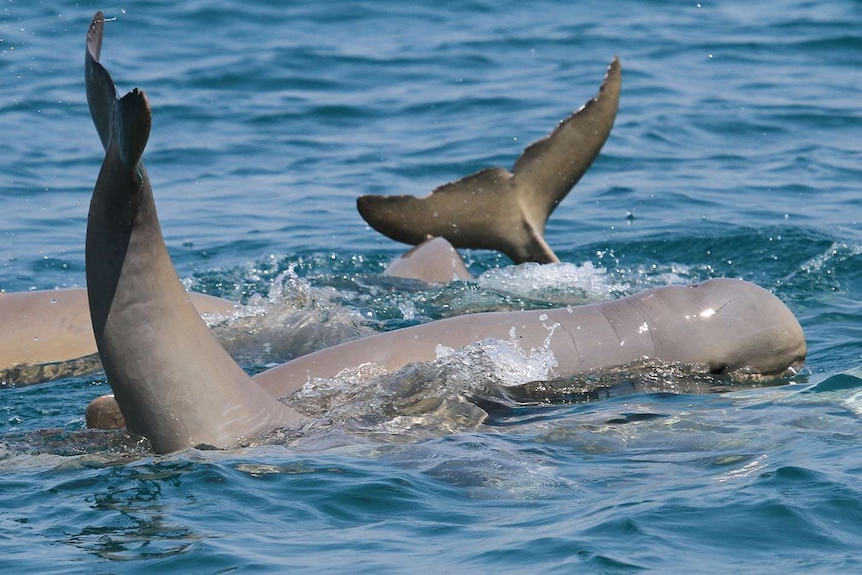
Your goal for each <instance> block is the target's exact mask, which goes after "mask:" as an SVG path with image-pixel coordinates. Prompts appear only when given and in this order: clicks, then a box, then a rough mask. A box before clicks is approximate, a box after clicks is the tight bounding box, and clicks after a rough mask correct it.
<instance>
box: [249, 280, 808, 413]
mask: <svg viewBox="0 0 862 575" xmlns="http://www.w3.org/2000/svg"><path fill="white" fill-rule="evenodd" d="M488 338H493V339H498V340H502V341H513V342H515V343H517V344H518V345H520V346H521V347H522V348H523V349H524V350H525V351H529V350H532V349H542V348H547V349H549V350H550V351H551V352H552V353H553V354H554V358H555V359H556V362H557V365H556V367H555V368H554V371H553V373H549V374H548V377H549V378H552V377H568V376H572V375H578V374H586V373H589V372H597V371H602V370H607V369H610V368H613V367H621V366H625V365H629V364H634V363H638V362H641V361H644V360H656V361H660V362H667V363H678V364H682V365H686V366H688V367H690V368H691V369H692V370H693V371H700V372H703V373H714V374H718V373H727V374H731V375H736V376H743V375H744V376H746V377H750V376H760V377H762V378H763V379H774V378H776V377H779V376H781V375H784V374H785V373H786V372H787V371H788V369H791V368H793V369H795V368H798V367H800V365H801V364H802V362H803V360H804V359H805V354H806V343H805V336H804V334H803V332H802V328H801V327H800V325H799V322H798V321H797V320H796V317H794V315H793V313H792V312H791V311H790V310H789V309H788V308H787V306H785V305H784V304H783V303H782V302H781V300H779V299H778V298H777V297H776V296H775V295H774V294H772V293H771V292H769V291H767V290H765V289H763V288H761V287H759V286H757V285H755V284H752V283H749V282H746V281H743V280H737V279H711V280H707V281H705V282H703V283H701V284H697V285H692V286H663V287H658V288H653V289H651V290H647V291H644V292H641V293H638V294H634V295H631V296H627V297H624V298H620V299H617V300H612V301H607V302H602V303H597V304H591V305H582V306H575V307H567V308H559V309H551V310H533V311H510V312H487V313H476V314H470V315H464V316H458V317H453V318H448V319H442V320H438V321H434V322H430V323H426V324H422V325H417V326H413V327H408V328H404V329H400V330H396V331H391V332H387V333H381V334H377V335H373V336H370V337H366V338H363V339H360V340H356V341H351V342H347V343H343V344H341V345H337V346H335V347H331V348H328V349H324V350H321V351H317V352H314V353H311V354H308V355H305V356H302V357H300V358H297V359H294V360H292V361H289V362H287V363H285V364H283V365H280V366H278V367H275V368H272V369H271V370H269V371H265V372H263V373H260V374H258V375H256V376H255V378H254V379H255V382H257V383H258V384H260V385H261V386H262V387H264V388H265V389H267V390H268V391H269V392H270V393H272V394H274V395H276V396H278V397H285V396H288V395H290V394H292V393H294V392H295V391H296V390H298V389H300V388H301V387H302V386H303V385H304V384H305V383H306V382H308V381H311V380H312V379H314V378H330V377H336V376H337V375H338V374H339V373H340V372H341V371H343V370H345V369H348V368H353V367H358V366H360V365H363V364H374V365H377V366H380V367H383V368H385V369H386V370H388V371H394V370H397V369H400V368H402V367H404V366H406V365H407V364H410V363H414V362H418V361H431V360H433V359H435V358H436V354H437V349H438V346H441V345H442V346H445V347H448V348H452V349H457V348H461V347H464V346H466V345H469V344H471V343H474V342H477V341H481V340H484V339H488Z"/></svg>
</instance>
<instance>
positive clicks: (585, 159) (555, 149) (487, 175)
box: [356, 58, 622, 264]
mask: <svg viewBox="0 0 862 575" xmlns="http://www.w3.org/2000/svg"><path fill="white" fill-rule="evenodd" d="M621 81H622V78H621V69H620V61H619V58H614V59H613V61H612V62H611V64H610V67H609V68H608V71H607V74H606V75H605V79H604V82H603V83H602V85H601V87H600V88H599V93H598V94H597V95H596V97H594V98H593V99H591V100H589V101H588V102H587V103H586V104H584V105H583V106H582V107H581V108H580V109H579V110H577V111H576V112H575V113H573V114H572V115H571V116H569V117H568V118H567V119H566V120H564V121H563V122H562V123H561V124H560V125H559V126H557V127H556V128H555V129H554V131H553V132H551V134H550V135H548V136H547V137H545V138H543V139H541V140H538V141H537V142H534V143H533V144H531V145H530V146H528V147H527V148H526V149H525V150H524V152H523V153H522V154H521V156H520V157H519V158H518V159H517V161H516V162H515V166H514V167H513V168H512V171H511V172H510V171H508V170H506V169H505V168H501V167H495V168H486V169H484V170H482V171H480V172H477V173H475V174H472V175H470V176H467V177H465V178H462V179H460V180H458V181H456V182H451V183H448V184H445V185H443V186H441V187H439V188H437V189H435V190H434V191H433V192H431V193H430V194H429V195H427V196H425V197H423V198H416V197H415V196H409V195H400V196H377V195H366V196H360V197H359V198H358V199H357V201H356V206H357V208H358V209H359V213H360V214H361V215H362V217H363V218H364V219H365V221H366V222H368V224H369V225H370V226H371V227H372V228H374V229H375V230H377V231H378V232H380V233H382V234H383V235H385V236H388V237H390V238H392V239H393V240H396V241H399V242H404V243H407V244H413V245H416V244H420V243H422V242H423V241H425V240H426V238H427V237H428V236H435V237H436V236H439V237H443V238H446V240H448V241H449V242H450V243H451V244H452V245H453V246H454V247H456V248H472V249H494V250H499V251H501V252H503V253H504V254H506V255H507V256H509V257H510V258H511V259H512V261H514V262H515V263H516V264H520V263H524V262H529V261H532V262H538V263H552V262H558V261H560V260H559V258H558V257H557V255H556V254H555V253H554V251H553V250H552V249H551V248H550V246H548V244H547V243H546V242H545V238H544V234H545V224H546V223H547V221H548V218H549V217H550V215H551V213H552V212H553V211H554V209H555V208H556V207H557V205H558V204H559V203H560V202H561V201H562V200H563V198H565V197H566V195H567V194H568V193H569V190H571V189H572V187H573V186H574V185H575V184H577V183H578V180H580V179H581V176H583V175H584V173H585V172H586V171H587V169H588V168H589V167H590V164H592V163H593V160H594V159H595V158H596V156H598V154H599V151H601V149H602V146H603V145H604V143H605V140H607V138H608V136H609V135H610V133H611V128H612V127H613V124H614V119H615V118H616V114H617V108H618V107H619V101H620V85H621Z"/></svg>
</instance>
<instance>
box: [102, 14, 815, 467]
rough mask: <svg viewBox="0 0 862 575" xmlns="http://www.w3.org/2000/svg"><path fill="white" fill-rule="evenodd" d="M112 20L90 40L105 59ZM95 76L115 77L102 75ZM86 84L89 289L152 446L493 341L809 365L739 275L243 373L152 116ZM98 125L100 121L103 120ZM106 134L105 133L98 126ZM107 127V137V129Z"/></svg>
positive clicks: (113, 362) (747, 368)
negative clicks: (155, 177) (165, 173)
mask: <svg viewBox="0 0 862 575" xmlns="http://www.w3.org/2000/svg"><path fill="white" fill-rule="evenodd" d="M103 25H104V20H103V18H102V16H101V13H99V14H97V16H96V18H95V19H94V21H93V24H92V26H91V29H90V33H89V34H88V42H87V45H88V51H87V57H88V65H89V66H91V67H96V66H98V67H101V65H100V64H98V61H97V57H98V46H99V45H100V43H101V36H102V32H103ZM96 72H98V73H93V74H90V73H89V72H88V75H87V79H88V83H90V82H102V83H107V82H110V77H109V76H108V74H107V71H104V69H102V70H101V71H99V70H96ZM92 88H93V89H92V90H91V87H90V86H88V94H90V93H93V94H95V95H96V98H94V99H93V100H91V109H92V107H93V106H94V104H93V102H95V111H94V112H93V116H94V119H95V118H96V117H97V116H99V117H104V114H105V112H104V108H103V106H107V105H110V106H111V108H112V112H111V118H112V119H111V123H110V124H109V125H108V128H107V129H108V138H107V146H106V153H105V161H104V163H103V165H102V169H101V172H100V174H99V178H98V181H97V183H96V186H95V189H94V192H93V200H92V203H91V208H90V217H89V220H88V226H87V249H86V258H87V282H88V293H89V302H90V308H91V316H92V321H93V329H94V333H95V338H96V342H97V344H98V348H99V353H100V356H101V358H102V362H103V365H104V367H105V372H106V374H107V376H108V381H109V383H110V384H111V387H112V389H113V390H114V394H115V396H116V401H117V403H118V405H119V407H120V410H121V411H122V415H123V417H124V418H125V422H126V423H127V425H128V428H129V430H130V431H131V432H133V433H137V434H140V435H143V436H145V437H147V438H149V439H150V441H151V443H152V445H153V448H154V449H155V450H156V451H161V452H164V451H172V450H177V449H183V448H186V447H190V446H194V445H197V444H201V443H203V444H208V445H213V446H216V447H231V446H234V445H237V444H240V443H242V442H244V441H246V440H248V439H251V438H252V437H254V436H255V435H257V434H262V433H266V432H267V431H271V430H273V429H275V428H278V427H284V426H286V427H295V426H298V425H302V424H303V423H304V421H305V420H304V418H303V417H302V416H300V415H299V414H298V413H296V412H295V411H294V410H292V409H290V408H289V407H287V406H285V405H283V404H281V403H279V402H278V401H277V400H276V398H277V397H285V396H289V395H290V394H292V393H293V392H295V391H296V390H297V389H299V388H300V387H301V386H303V385H304V384H305V383H307V382H308V381H311V380H313V379H314V378H327V377H337V376H338V374H339V373H341V372H342V371H344V370H345V369H350V368H354V367H358V366H361V365H363V364H368V363H372V364H376V365H379V366H382V367H384V368H385V369H387V370H390V371H392V370H397V369H399V368H401V367H404V366H406V365H408V364H410V363H414V362H419V361H427V360H431V359H434V358H435V357H436V353H437V349H438V346H439V345H443V346H446V347H450V348H460V347H463V346H466V345H469V344H471V343H474V342H477V341H481V340H484V339H488V338H494V339H498V340H504V341H513V342H516V343H517V344H519V345H520V346H522V347H523V348H524V349H525V350H529V349H538V348H547V349H548V350H549V351H550V352H551V353H553V355H554V357H555V359H556V362H557V365H556V367H555V368H554V370H553V373H550V374H549V377H565V376H568V375H574V374H578V373H585V372H589V371H595V370H603V369H608V368H611V367H615V366H621V365H627V364H630V363H633V362H637V361H639V360H643V359H646V358H649V359H652V360H657V361H662V362H670V363H682V364H687V365H691V366H693V367H696V368H700V369H702V370H703V371H707V372H711V373H724V372H727V373H737V372H744V373H747V374H761V375H763V376H765V377H775V376H778V375H781V374H782V373H784V372H785V370H787V369H788V368H789V367H792V366H795V365H797V364H798V363H800V362H801V361H802V360H803V359H804V357H805V351H806V348H805V338H804V336H803V334H802V330H801V328H800V326H799V323H798V322H797V321H796V318H795V317H794V316H793V314H792V313H791V312H790V310H788V309H787V307H786V306H785V305H784V304H783V303H781V301H780V300H779V299H778V298H776V297H775V296H774V295H773V294H771V293H770V292H768V291H766V290H764V289H762V288H759V287H757V286H755V285H754V284H750V283H747V282H744V281H741V280H720V279H717V280H710V281H707V282H704V283H703V284H700V285H698V286H669V287H662V288H655V289H653V290H649V291H646V292H643V293H641V294H637V295H634V296H629V297H627V298H622V299H620V300H615V301H611V302H605V303H602V304H595V305H590V306H580V307H570V308H562V309H556V310H541V311H522V312H498V313H484V314H473V315H468V316H461V317H456V318H451V319H446V320H441V321H437V322H431V323H427V324H423V325H419V326H415V327H411V328H406V329H403V330H398V331H394V332H389V333H384V334H379V335H375V336H371V337H368V338H365V339H361V340H356V341H353V342H349V343H346V344H342V345H340V346H336V347H333V348H329V349H326V350H323V351H320V352H316V353H313V354H309V355H307V356H304V357H302V358H299V359H297V360H294V361H292V362H288V363H286V364H284V365H282V366H279V367H277V368H274V369H272V370H269V371H267V372H264V373H262V374H259V375H257V376H256V377H254V378H249V377H248V376H246V374H245V373H244V372H243V371H242V370H241V369H240V368H239V366H237V364H236V363H235V362H234V361H233V360H232V359H231V358H230V356H228V355H227V353H226V352H225V351H224V350H223V349H222V348H221V346H220V345H219V344H218V342H217V341H216V340H215V339H214V337H213V336H212V334H211V333H210V332H209V330H208V329H207V328H206V325H205V324H204V323H203V322H202V321H201V319H200V317H199V316H198V314H197V312H196V311H195V310H194V308H193V306H192V305H191V303H190V302H189V299H188V296H187V294H186V292H185V291H184V290H183V289H182V285H181V284H180V282H179V279H178V277H177V275H176V271H175V270H174V268H173V265H172V264H171V261H170V258H169V257H168V254H167V250H166V248H165V245H164V239H163V238H162V235H161V231H160V229H159V223H158V218H157V215H156V211H155V205H154V201H153V197H152V190H151V188H150V184H149V180H148V179H147V176H146V172H145V170H144V169H143V165H142V164H141V161H140V159H141V155H142V154H143V150H144V147H145V145H146V141H147V138H148V136H149V130H150V114H151V112H150V108H149V105H148V103H147V101H146V97H145V96H144V94H143V93H142V92H140V91H138V90H135V91H133V92H131V93H129V94H127V95H126V96H124V97H123V98H122V99H121V100H114V101H111V100H110V98H107V97H101V96H100V95H102V96H103V95H104V94H107V93H108V91H107V90H106V89H105V86H93V87H92ZM97 125H98V124H97ZM103 128H104V126H103ZM100 133H101V130H100Z"/></svg>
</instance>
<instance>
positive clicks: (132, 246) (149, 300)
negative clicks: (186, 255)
mask: <svg viewBox="0 0 862 575" xmlns="http://www.w3.org/2000/svg"><path fill="white" fill-rule="evenodd" d="M103 27H104V17H103V16H102V14H101V12H99V13H97V14H96V17H95V18H94V20H93V23H92V25H91V27H90V31H89V34H88V35H87V67H88V68H87V70H88V71H87V84H88V89H87V94H88V99H89V100H90V106H91V109H94V108H95V110H96V113H94V114H93V117H94V121H95V123H96V126H97V129H98V130H99V132H100V135H101V137H102V140H103V142H104V143H106V152H105V160H104V162H103V163H102V168H101V171H100V173H99V178H98V180H97V182H96V186H95V189H94V191H93V197H92V200H91V202H90V213H89V217H88V220H87V240H86V270H87V292H88V299H89V305H90V316H91V319H92V323H93V332H94V335H95V338H96V344H97V346H98V349H99V357H100V358H101V361H102V365H103V367H104V369H105V374H106V375H107V377H108V382H109V383H110V385H111V389H112V390H113V392H114V395H115V397H116V400H117V403H118V404H119V407H120V410H121V412H122V414H123V417H124V419H125V421H126V424H127V426H128V429H129V431H131V432H133V433H136V434H139V435H143V436H145V437H147V438H148V439H149V440H150V442H151V443H152V446H153V449H155V450H156V451H158V452H168V451H175V450H178V449H184V448H187V447H190V446H194V445H199V444H204V445H211V446H214V447H220V448H225V447H233V446H236V445H238V444H241V443H242V442H244V441H246V440H250V439H253V438H254V437H255V436H257V435H260V434H261V433H265V432H268V431H272V430H274V429H276V428H279V427H285V426H298V425H301V424H302V423H303V421H304V420H305V418H304V417H303V416H302V415H300V414H299V413H297V412H296V411H294V410H293V409H291V408H290V407H288V406H286V405H284V404H282V403H280V402H279V401H278V400H277V399H276V398H275V397H273V396H272V395H271V394H269V393H268V392H266V391H265V390H263V389H262V388H261V387H260V386H259V385H257V384H256V383H254V382H253V381H252V380H251V378H250V377H249V376H248V375H247V374H246V373H245V372H244V371H243V370H242V369H241V368H240V367H239V366H238V365H237V364H236V362H235V361H234V360H233V359H232V358H231V357H230V355H228V353H227V352H226V351H225V350H224V349H223V348H222V347H221V345H220V344H219V343H218V341H217V340H216V339H215V338H214V337H213V335H212V334H211V333H210V331H209V329H208V328H207V326H206V324H205V323H204V322H203V320H202V319H201V318H200V316H199V315H198V313H197V311H196V310H195V308H194V306H193V305H192V303H191V301H190V300H189V296H188V294H187V293H186V291H185V289H184V288H183V286H182V284H181V283H180V280H179V277H178V276H177V273H176V270H175V269H174V267H173V264H172V263H171V260H170V256H169V255H168V252H167V248H166V247H165V242H164V239H163V237H162V233H161V229H160V226H159V221H158V217H157V214H156V209H155V202H154V201H153V195H152V189H151V187H150V181H149V178H148V177H147V172H146V170H145V169H144V166H143V164H142V163H141V156H142V154H143V152H144V148H145V146H146V144H147V139H148V138H149V134H150V126H151V111H150V106H149V103H148V102H147V99H146V96H145V95H144V93H143V92H142V91H140V90H137V89H135V90H133V91H132V92H129V93H128V94H126V95H125V96H123V98H121V99H119V100H117V99H114V100H113V102H111V101H110V100H111V98H108V97H107V96H108V95H109V94H110V93H111V91H110V90H108V89H107V87H108V85H110V86H111V89H113V82H111V80H110V76H109V75H108V73H107V71H106V70H104V68H102V67H101V65H100V64H99V62H98V56H99V46H100V44H101V37H102V33H103ZM99 68H101V70H99ZM109 104H111V113H110V116H109V117H110V118H111V121H110V123H107V124H106V123H103V122H101V119H103V118H104V117H105V116H106V115H107V114H105V112H106V110H105V108H106V107H107V106H108V105H109Z"/></svg>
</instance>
